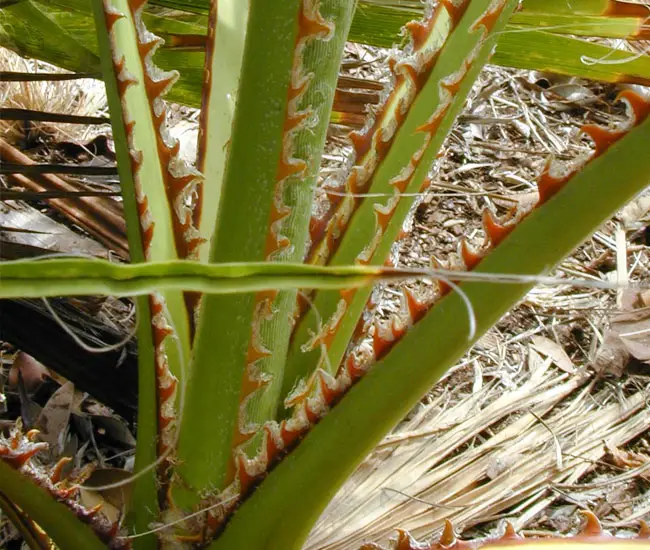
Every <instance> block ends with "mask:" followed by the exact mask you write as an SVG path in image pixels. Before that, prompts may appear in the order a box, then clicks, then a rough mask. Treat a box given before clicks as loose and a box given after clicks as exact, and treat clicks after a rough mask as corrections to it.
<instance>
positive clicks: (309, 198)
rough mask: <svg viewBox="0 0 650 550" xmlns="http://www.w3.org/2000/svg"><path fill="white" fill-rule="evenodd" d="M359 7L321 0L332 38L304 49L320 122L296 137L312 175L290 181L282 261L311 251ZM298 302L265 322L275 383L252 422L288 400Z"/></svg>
mask: <svg viewBox="0 0 650 550" xmlns="http://www.w3.org/2000/svg"><path fill="white" fill-rule="evenodd" d="M354 3H355V0H322V1H321V2H320V4H319V11H320V14H321V16H322V17H323V19H324V20H325V21H328V22H329V23H330V24H332V25H333V26H334V32H333V35H332V36H331V37H330V38H328V39H327V40H324V39H320V38H314V39H311V40H310V42H309V43H308V44H307V45H306V47H305V51H304V54H303V74H311V75H312V76H311V82H310V84H309V87H308V88H307V90H306V92H305V95H304V97H303V98H302V99H301V101H300V103H299V105H298V111H302V110H304V109H307V108H311V109H313V111H314V113H313V116H315V117H316V121H315V124H309V125H308V126H307V127H306V128H304V129H303V130H300V131H296V132H294V133H293V135H292V140H293V146H294V151H295V154H294V155H293V156H294V158H298V159H302V160H304V161H305V162H306V163H307V171H306V174H305V175H304V176H303V177H300V176H294V177H290V178H288V179H287V181H286V182H285V194H284V195H285V201H284V202H285V206H287V207H289V208H291V213H290V214H289V217H288V219H287V220H286V221H285V223H284V224H283V226H282V234H283V235H284V236H286V237H287V238H288V239H289V241H290V242H291V248H290V250H289V251H288V252H286V253H283V254H282V255H281V256H280V257H279V258H278V259H277V260H278V261H283V262H302V261H303V258H304V256H305V253H306V248H307V240H308V236H309V222H310V218H311V214H312V204H313V199H314V192H315V187H316V182H317V178H318V174H319V169H320V165H321V158H322V153H323V149H324V147H325V140H326V137H327V129H328V126H329V118H330V113H331V110H332V104H333V101H334V93H335V90H336V82H337V79H338V72H339V68H340V64H341V59H342V56H343V46H344V44H345V40H346V37H347V35H348V31H349V28H350V23H351V20H352V15H353V12H354ZM296 298H297V292H296V291H295V290H290V291H287V292H282V293H280V294H279V295H278V297H277V298H276V300H275V303H274V307H275V308H276V309H275V311H274V314H273V317H272V319H271V320H270V321H268V322H264V321H263V322H262V323H261V326H260V336H261V341H262V343H265V344H266V343H269V345H268V346H267V347H268V349H269V350H270V351H271V353H272V355H271V356H270V357H269V358H265V359H262V360H260V361H259V367H260V370H261V371H262V372H265V373H268V374H269V375H270V381H269V383H268V384H267V385H266V386H265V387H264V389H263V390H262V391H259V392H257V393H256V395H254V396H253V398H252V400H251V406H250V408H249V411H248V412H249V414H250V417H249V418H250V420H251V421H253V422H256V423H257V424H258V425H261V424H263V423H264V422H266V421H268V420H273V419H275V418H276V416H277V411H278V407H279V406H280V404H281V400H282V399H283V395H282V386H283V379H284V367H285V363H286V360H287V350H288V348H289V339H290V337H291V333H292V329H293V326H292V319H293V315H294V310H295V307H296Z"/></svg>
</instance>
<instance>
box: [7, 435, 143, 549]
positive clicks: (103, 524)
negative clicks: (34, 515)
mask: <svg viewBox="0 0 650 550" xmlns="http://www.w3.org/2000/svg"><path fill="white" fill-rule="evenodd" d="M38 433H39V432H38V430H30V431H28V432H27V433H23V431H22V426H21V425H20V424H18V425H17V426H15V427H14V428H13V429H12V432H11V434H10V435H9V437H4V436H2V435H0V460H3V461H4V462H5V463H6V464H8V465H9V466H10V467H11V468H13V469H15V470H16V471H18V472H19V473H20V474H21V475H24V476H25V477H27V478H28V479H30V480H31V481H32V482H33V483H35V484H36V485H38V486H39V487H41V488H42V489H44V490H45V491H46V492H47V493H48V494H49V495H50V496H51V497H52V498H53V499H54V500H56V501H57V502H59V503H61V504H63V505H65V506H66V507H67V508H69V509H70V510H71V511H72V512H73V513H74V514H75V516H76V517H77V518H78V519H79V520H81V521H82V522H83V523H85V524H86V525H88V526H89V527H90V528H91V529H92V530H93V531H94V533H95V535H96V536H97V537H98V538H99V539H100V540H101V541H102V542H103V543H104V544H106V547H107V548H108V549H110V550H126V549H128V548H131V543H130V541H129V539H127V538H122V537H120V536H119V534H120V533H119V522H115V523H111V522H110V521H109V520H108V519H106V517H105V516H104V515H103V514H101V513H100V512H101V509H102V505H101V504H98V505H96V506H94V507H93V508H86V507H85V506H83V505H82V504H81V503H80V502H79V494H80V489H79V485H80V484H82V483H83V482H84V481H86V480H87V479H88V477H89V476H90V474H91V473H92V468H91V467H87V468H83V469H82V470H80V471H78V472H75V475H74V478H73V477H70V476H66V475H65V471H66V470H67V469H68V467H69V464H70V462H72V459H71V458H69V457H64V458H61V459H60V460H59V461H58V462H57V463H56V464H55V465H54V466H53V467H52V468H45V467H44V466H42V465H40V464H38V463H37V462H35V460H34V457H35V456H36V455H37V454H38V453H40V452H42V451H47V449H48V447H49V446H48V444H47V443H45V442H42V441H37V439H38ZM27 521H31V520H30V519H29V518H27ZM33 527H34V528H33V529H31V531H32V533H35V534H36V535H38V536H40V538H41V539H42V541H43V546H44V547H45V546H48V547H49V538H48V537H47V534H46V533H43V532H42V530H41V529H40V528H39V527H38V526H36V525H34V526H33Z"/></svg>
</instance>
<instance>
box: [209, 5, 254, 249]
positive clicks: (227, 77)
mask: <svg viewBox="0 0 650 550" xmlns="http://www.w3.org/2000/svg"><path fill="white" fill-rule="evenodd" d="M215 1H217V2H218V3H217V25H216V29H215V43H214V53H213V55H212V64H211V66H210V67H209V70H210V74H211V79H210V80H211V85H210V89H209V90H203V93H204V94H207V96H206V100H205V102H204V105H203V106H202V108H203V109H204V111H203V112H202V114H201V115H202V117H204V120H202V123H201V124H202V128H203V131H204V132H205V133H206V136H205V138H204V139H205V151H206V155H205V158H203V159H199V160H200V162H201V166H200V167H199V168H200V170H201V171H202V172H203V174H204V178H205V179H204V181H203V197H202V207H201V211H202V212H201V219H200V220H199V222H198V228H199V232H200V234H201V237H202V238H204V239H205V244H204V245H202V246H201V248H200V249H199V257H200V259H201V261H207V260H208V256H209V253H210V246H211V239H212V235H213V233H214V229H215V226H216V224H217V209H218V206H219V201H220V198H221V189H222V186H223V183H224V182H223V177H224V169H225V164H226V158H227V151H228V147H229V145H228V142H229V140H230V138H231V130H232V121H233V120H232V119H233V115H234V110H235V107H236V102H237V96H238V91H239V75H240V72H241V64H242V60H243V54H244V41H245V37H246V33H245V31H244V32H240V33H236V32H232V29H234V28H241V29H245V28H246V22H247V18H248V0H215Z"/></svg>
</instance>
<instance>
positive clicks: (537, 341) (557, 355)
mask: <svg viewBox="0 0 650 550" xmlns="http://www.w3.org/2000/svg"><path fill="white" fill-rule="evenodd" d="M532 347H533V348H534V349H536V350H537V351H538V352H539V353H541V354H542V355H546V356H547V357H550V358H551V359H553V363H555V365H557V367H558V368H560V369H562V370H563V371H564V372H568V373H569V374H572V373H574V372H575V371H576V367H575V365H574V364H573V361H571V358H570V357H569V356H568V355H567V353H566V351H564V348H563V347H562V346H561V345H560V344H558V343H557V342H554V341H553V340H551V339H549V338H546V337H544V336H533V338H532Z"/></svg>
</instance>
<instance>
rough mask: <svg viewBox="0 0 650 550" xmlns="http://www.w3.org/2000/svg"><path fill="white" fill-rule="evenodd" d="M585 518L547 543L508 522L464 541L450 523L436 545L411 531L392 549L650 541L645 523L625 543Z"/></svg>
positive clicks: (366, 548) (366, 549) (372, 548)
mask: <svg viewBox="0 0 650 550" xmlns="http://www.w3.org/2000/svg"><path fill="white" fill-rule="evenodd" d="M582 514H583V516H584V519H585V521H584V524H583V526H582V529H581V530H580V532H579V533H578V534H577V535H574V536H569V537H547V538H543V539H542V538H537V537H524V536H523V535H519V534H517V532H516V530H515V528H514V527H513V525H512V524H511V523H510V522H506V524H505V529H504V532H503V534H502V535H501V536H498V537H488V538H485V539H474V540H460V539H458V537H457V536H456V533H455V531H454V527H453V525H452V523H451V522H450V521H449V520H446V521H445V526H444V528H443V531H442V533H441V534H440V536H439V537H438V539H437V540H436V541H435V542H428V543H427V542H418V541H416V540H415V539H414V538H413V537H412V536H411V535H410V534H409V533H408V532H407V531H403V530H401V529H398V531H397V537H396V538H395V539H394V540H392V541H391V543H390V546H389V548H391V550H443V549H444V550H477V549H479V548H489V547H490V546H499V545H504V546H520V545H522V546H525V545H526V544H527V543H531V542H540V541H543V542H545V543H547V544H548V543H551V542H555V543H557V544H558V545H561V544H563V543H567V542H573V543H589V544H607V543H608V542H609V543H613V544H616V543H617V542H618V543H620V542H622V541H624V540H636V541H641V540H645V539H650V527H648V524H647V523H646V522H645V521H640V522H639V530H638V534H637V536H636V537H633V538H632V539H623V538H620V537H615V536H613V535H611V534H609V533H607V532H606V531H604V530H603V528H602V525H601V524H600V521H599V520H598V518H597V517H596V516H595V515H594V514H593V513H592V512H589V511H583V512H582ZM545 547H548V546H545ZM359 550H383V547H382V546H380V545H378V544H375V543H370V544H364V545H363V546H362V547H361V548H360V549H359Z"/></svg>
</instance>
